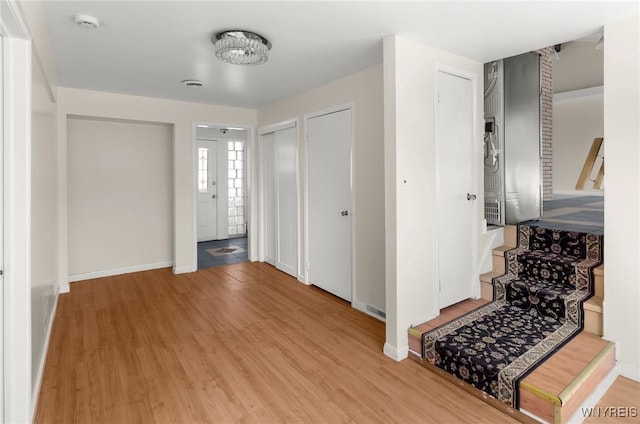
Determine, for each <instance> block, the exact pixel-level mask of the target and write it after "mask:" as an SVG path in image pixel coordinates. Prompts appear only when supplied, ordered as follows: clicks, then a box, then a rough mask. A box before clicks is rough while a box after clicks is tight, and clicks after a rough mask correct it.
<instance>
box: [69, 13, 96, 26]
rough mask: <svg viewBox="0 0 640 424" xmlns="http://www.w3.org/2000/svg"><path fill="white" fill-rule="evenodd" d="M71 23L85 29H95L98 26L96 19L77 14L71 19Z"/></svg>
mask: <svg viewBox="0 0 640 424" xmlns="http://www.w3.org/2000/svg"><path fill="white" fill-rule="evenodd" d="M73 21H74V22H75V23H77V24H78V25H80V26H81V27H82V28H86V29H96V28H98V27H99V26H100V21H99V20H98V18H96V17H94V16H91V15H85V14H83V13H78V14H77V15H75V16H74V17H73Z"/></svg>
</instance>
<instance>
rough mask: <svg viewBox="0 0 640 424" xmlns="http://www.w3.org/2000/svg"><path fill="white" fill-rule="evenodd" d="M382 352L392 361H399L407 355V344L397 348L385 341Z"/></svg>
mask: <svg viewBox="0 0 640 424" xmlns="http://www.w3.org/2000/svg"><path fill="white" fill-rule="evenodd" d="M383 352H384V354H385V355H387V356H388V357H389V358H391V359H393V360H394V361H397V362H400V361H402V360H403V359H407V358H408V357H409V346H405V347H403V348H401V349H397V348H396V347H395V346H391V345H390V344H389V343H385V344H384V349H383Z"/></svg>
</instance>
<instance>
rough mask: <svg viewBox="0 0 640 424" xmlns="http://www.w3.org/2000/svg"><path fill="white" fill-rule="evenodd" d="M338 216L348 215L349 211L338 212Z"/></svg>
mask: <svg viewBox="0 0 640 424" xmlns="http://www.w3.org/2000/svg"><path fill="white" fill-rule="evenodd" d="M340 215H342V216H347V215H349V211H342V212H340Z"/></svg>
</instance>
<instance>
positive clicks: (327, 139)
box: [307, 109, 353, 301]
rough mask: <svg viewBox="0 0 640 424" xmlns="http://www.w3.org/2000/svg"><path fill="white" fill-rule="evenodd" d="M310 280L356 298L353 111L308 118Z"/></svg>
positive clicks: (332, 291)
mask: <svg viewBox="0 0 640 424" xmlns="http://www.w3.org/2000/svg"><path fill="white" fill-rule="evenodd" d="M307 143H308V144H307V178H308V182H307V190H308V191H307V193H308V194H307V196H308V208H307V219H308V253H307V255H308V256H307V272H308V274H307V281H308V282H310V283H311V284H314V285H316V286H318V287H320V288H322V289H324V290H326V291H328V292H330V293H333V294H335V295H336V296H339V297H341V298H343V299H345V300H348V301H351V297H352V295H351V290H352V289H351V263H352V258H351V219H352V215H353V214H352V210H351V110H350V109H346V110H341V111H338V112H333V113H328V114H325V115H320V116H316V117H312V118H308V119H307Z"/></svg>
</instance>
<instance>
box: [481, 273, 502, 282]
mask: <svg viewBox="0 0 640 424" xmlns="http://www.w3.org/2000/svg"><path fill="white" fill-rule="evenodd" d="M503 274H504V272H499V271H489V272H485V273H484V274H480V281H482V282H484V283H491V280H493V279H494V278H495V277H499V276H501V275H503Z"/></svg>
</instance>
